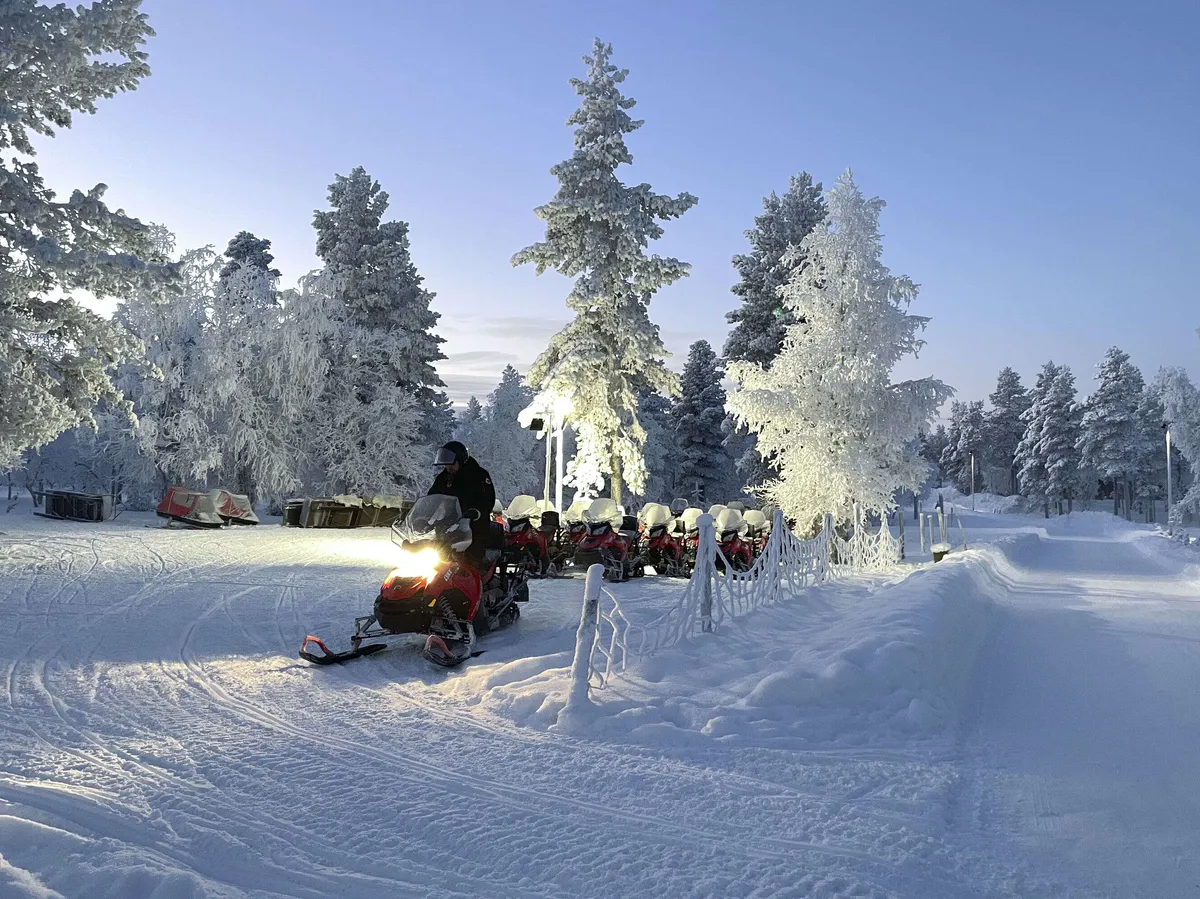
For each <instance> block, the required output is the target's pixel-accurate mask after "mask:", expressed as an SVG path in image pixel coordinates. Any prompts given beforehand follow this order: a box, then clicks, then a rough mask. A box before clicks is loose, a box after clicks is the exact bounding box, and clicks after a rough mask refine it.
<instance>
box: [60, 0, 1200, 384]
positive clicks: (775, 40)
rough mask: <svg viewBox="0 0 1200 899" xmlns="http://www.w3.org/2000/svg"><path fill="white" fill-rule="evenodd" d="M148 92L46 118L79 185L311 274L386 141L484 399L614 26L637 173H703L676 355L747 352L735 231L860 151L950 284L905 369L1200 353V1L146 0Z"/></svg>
mask: <svg viewBox="0 0 1200 899" xmlns="http://www.w3.org/2000/svg"><path fill="white" fill-rule="evenodd" d="M144 9H145V10H146V12H147V13H148V14H149V17H150V22H151V25H152V26H153V27H154V28H155V30H156V31H157V32H158V36H157V37H156V38H154V39H153V40H152V41H151V42H150V44H149V52H150V62H151V67H152V69H153V74H152V75H151V77H150V78H149V79H147V80H146V81H145V82H143V84H142V86H141V87H140V88H139V89H138V90H137V91H136V92H134V93H132V94H128V95H123V96H120V97H117V98H115V99H112V100H106V101H101V103H100V108H99V112H98V114H97V115H95V116H90V117H79V118H77V119H76V124H75V127H74V128H72V129H71V130H70V131H67V132H63V133H61V134H60V135H59V136H58V137H56V138H55V139H53V140H43V141H41V143H40V144H39V162H40V163H41V165H42V167H43V172H44V174H45V175H46V177H47V180H48V182H49V183H50V184H51V185H52V186H54V187H56V188H59V189H69V188H73V187H90V186H91V185H92V184H94V183H96V182H99V181H103V182H104V183H107V184H108V185H109V187H110V190H109V195H108V196H109V199H110V201H111V202H112V204H113V205H114V206H121V207H124V208H125V209H126V211H128V212H130V213H131V214H133V215H136V216H138V217H140V218H142V219H143V220H147V221H157V222H161V223H163V224H165V225H167V226H168V227H170V228H171V229H172V230H174V231H175V232H176V234H177V235H178V238H179V243H180V246H184V247H187V246H198V245H203V244H208V243H211V244H215V245H217V246H219V247H220V248H223V247H224V245H225V243H226V242H227V241H228V239H229V238H230V237H231V236H232V235H233V234H234V233H236V232H237V231H239V230H242V229H248V230H251V231H254V232H255V233H256V234H258V235H259V236H262V237H268V238H270V239H271V240H272V241H273V243H274V252H275V254H276V257H277V264H278V265H279V267H280V268H281V269H282V270H283V272H284V275H285V279H286V280H287V281H288V282H289V283H290V282H291V281H293V280H294V279H295V278H296V277H298V276H299V275H301V274H303V273H304V272H306V271H308V270H309V269H311V268H314V267H315V266H316V264H317V261H316V257H315V255H314V252H313V247H314V236H313V232H312V227H311V221H312V212H313V210H314V209H316V208H318V207H322V208H324V206H325V196H326V187H327V185H328V184H329V182H330V181H331V180H332V179H333V175H334V173H346V172H348V171H349V170H350V169H351V168H353V167H354V166H355V165H363V166H365V167H366V169H367V171H369V172H370V173H371V174H372V175H373V176H374V177H375V178H377V179H378V180H379V181H380V182H381V183H382V185H383V187H384V189H385V190H387V191H388V193H389V194H390V195H391V210H390V212H391V214H392V215H393V216H394V217H396V218H400V219H403V220H404V221H407V222H408V223H409V225H410V232H411V238H412V251H413V257H414V261H415V262H416V265H417V267H418V270H419V271H420V272H421V274H422V275H424V277H425V279H426V286H427V287H428V288H429V289H431V290H433V291H435V292H436V293H437V298H436V300H435V308H436V309H437V311H439V312H440V313H441V315H442V319H441V323H440V332H441V334H442V335H443V336H444V337H445V338H446V341H447V342H446V345H445V349H446V352H447V353H448V354H449V357H450V358H449V359H448V360H447V361H446V362H444V363H442V365H441V367H440V368H441V371H442V374H443V377H444V378H445V380H446V381H447V383H448V385H449V388H450V390H451V394H452V395H453V396H454V397H455V398H456V399H457V400H459V401H461V400H463V399H464V398H465V396H466V395H468V394H469V393H478V394H480V395H482V394H484V393H486V392H487V391H489V390H490V389H491V388H492V387H493V386H494V385H495V382H496V381H497V380H498V378H499V372H500V369H501V368H502V367H503V365H504V364H505V363H507V362H512V363H513V364H515V365H516V366H517V367H518V368H520V369H522V370H525V369H527V368H528V365H529V364H530V363H531V362H532V361H533V358H534V357H535V356H536V354H537V352H538V351H539V350H540V349H541V348H542V346H544V343H545V340H546V338H547V337H548V336H549V335H550V334H551V333H552V332H553V331H554V330H557V328H558V327H559V326H560V325H561V323H562V322H564V321H565V320H566V317H567V311H566V307H565V305H564V303H563V297H564V296H565V294H566V292H567V289H568V286H567V283H566V281H565V280H564V279H562V278H560V277H559V276H557V275H555V274H553V273H548V274H546V275H543V276H541V277H540V278H538V277H536V276H535V275H534V272H533V270H532V269H530V268H522V269H513V268H512V267H511V266H510V264H509V257H510V256H511V255H512V253H513V252H514V251H516V250H518V249H520V248H521V247H523V246H525V245H526V244H528V243H531V242H533V241H535V240H537V239H539V238H540V236H541V234H542V227H541V222H540V221H539V220H538V219H537V218H536V217H535V216H534V214H533V208H534V207H535V206H537V205H538V204H540V203H543V202H545V201H546V200H548V199H549V198H550V197H551V196H552V194H553V192H554V190H555V188H556V184H555V181H554V179H553V178H552V177H551V176H550V175H549V172H548V169H549V168H550V166H552V165H553V164H555V163H556V162H558V161H560V160H561V159H563V158H565V157H566V156H568V155H569V154H570V152H571V149H572V143H571V132H570V130H569V129H568V128H567V127H566V126H565V124H564V122H565V120H566V118H567V116H568V115H569V114H570V113H571V111H572V110H573V109H574V108H575V106H576V96H575V94H574V92H573V90H572V89H571V87H570V85H569V84H568V81H567V80H568V78H570V77H572V76H582V75H583V73H584V66H583V63H582V62H581V60H580V57H581V56H582V55H583V54H584V53H586V52H587V51H588V50H589V48H590V46H591V41H592V38H593V37H594V36H599V37H601V38H603V39H604V40H607V41H610V42H611V43H612V44H613V46H614V56H613V61H614V62H615V63H616V64H617V65H620V66H622V67H625V68H628V69H629V70H630V76H629V78H628V80H627V81H626V82H625V88H626V92H627V94H628V95H630V96H632V97H634V98H635V99H636V100H637V101H638V105H637V107H636V109H635V110H634V111H633V112H634V114H635V115H636V116H638V117H640V118H643V119H645V121H646V124H645V126H644V127H643V128H642V129H641V130H640V131H639V132H637V133H635V134H634V135H632V136H631V137H630V138H629V141H628V142H629V146H630V149H631V150H632V152H633V155H634V164H633V166H631V167H624V169H623V170H622V177H623V180H625V181H626V182H627V183H638V182H641V181H647V182H649V183H650V184H652V185H653V186H654V188H655V189H656V190H658V191H660V192H664V193H672V194H673V193H677V192H679V191H684V190H686V191H689V192H691V193H693V194H695V195H696V196H698V197H699V199H700V202H699V204H698V205H697V206H696V207H695V208H694V209H692V210H691V211H690V212H688V213H687V214H686V215H685V216H684V217H683V218H682V219H680V220H679V221H677V222H674V223H668V224H667V233H666V236H665V238H664V239H663V240H662V241H660V242H659V244H658V246H657V247H656V249H657V250H658V251H659V252H663V253H669V254H673V255H677V256H679V257H680V258H682V259H684V260H686V261H689V262H691V263H692V266H693V268H692V274H691V277H690V278H688V279H686V280H685V281H683V282H681V283H679V284H676V285H674V286H671V287H668V288H666V289H665V290H664V291H662V292H661V293H660V294H659V296H658V297H657V298H656V299H655V300H654V303H653V305H652V307H651V314H652V317H653V318H654V319H655V320H656V321H657V322H658V323H659V324H660V326H661V327H662V330H663V335H664V338H665V340H666V342H667V344H668V346H669V348H670V349H671V350H672V352H674V353H675V354H676V357H675V359H674V360H673V364H674V365H676V366H678V365H680V364H682V358H681V357H682V356H683V355H684V354H685V353H686V349H687V345H688V344H689V343H690V342H691V341H693V340H696V339H698V338H701V337H703V338H707V339H708V340H709V341H711V342H712V343H713V345H714V346H715V347H716V348H717V350H718V351H720V348H721V345H722V344H723V342H724V337H725V333H726V331H727V325H726V324H725V319H724V315H725V313H726V311H728V310H729V309H730V308H732V307H733V305H734V297H733V295H732V294H730V292H729V287H730V286H731V285H732V284H733V282H734V280H735V275H734V271H733V268H732V266H731V265H730V257H731V256H733V254H735V253H737V252H742V251H743V250H744V249H745V247H746V246H747V244H746V241H745V238H744V236H743V232H744V230H745V229H746V228H749V227H750V226H751V225H752V223H753V217H754V215H755V214H756V213H757V212H758V211H760V209H761V200H762V197H763V196H764V195H766V194H768V193H769V192H770V191H772V190H775V191H782V190H784V189H785V188H786V187H787V182H788V176H789V175H790V174H792V173H794V172H798V171H800V170H807V171H809V172H810V173H812V175H813V176H814V178H816V179H817V180H819V181H823V182H824V183H825V184H826V185H828V184H831V183H832V182H833V180H834V179H835V178H836V177H837V175H838V174H839V173H840V172H842V171H843V170H844V169H846V168H852V169H853V171H854V174H855V178H856V180H857V181H858V183H859V185H860V187H861V188H862V189H863V190H864V191H865V192H866V193H868V194H870V195H877V196H880V197H882V198H883V199H884V200H886V201H887V204H888V205H887V208H886V209H885V210H884V213H883V221H882V224H883V230H884V234H885V237H884V248H885V261H886V262H887V264H888V265H890V266H891V267H892V269H893V271H895V272H897V273H903V274H907V275H909V276H911V277H912V278H913V279H914V280H915V281H917V282H918V283H919V284H921V285H922V291H921V294H920V296H919V297H918V299H917V301H916V302H915V303H914V305H913V307H912V311H913V312H915V313H918V314H921V315H928V316H931V317H932V319H933V321H932V323H931V325H930V327H929V329H928V331H927V332H926V337H927V339H928V346H927V348H926V349H925V351H924V352H923V353H922V355H921V358H920V359H919V360H918V361H917V362H915V363H914V364H911V365H909V364H906V365H905V366H904V368H903V369H902V370H901V371H900V374H902V375H905V376H909V375H919V374H933V375H936V376H938V377H941V378H942V379H943V380H945V381H947V382H948V383H950V384H951V385H953V386H955V387H956V388H958V390H959V395H960V397H961V398H964V399H973V398H983V397H984V396H985V395H986V394H987V393H988V392H990V391H991V389H992V387H993V385H994V383H995V377H996V373H997V371H998V370H999V369H1000V368H1001V367H1002V366H1004V365H1012V366H1013V367H1014V368H1016V369H1017V370H1018V371H1019V372H1020V373H1021V374H1022V376H1023V377H1024V378H1025V379H1026V381H1027V382H1029V381H1030V380H1031V379H1032V376H1033V375H1034V373H1035V372H1036V370H1037V369H1038V367H1039V366H1040V365H1041V363H1043V362H1044V361H1046V360H1047V359H1051V358H1053V359H1054V360H1055V361H1056V362H1059V363H1066V364H1069V365H1071V366H1072V367H1073V368H1074V369H1075V371H1076V374H1077V376H1078V377H1079V380H1080V383H1081V386H1082V387H1083V388H1084V389H1085V390H1090V389H1091V383H1092V381H1091V376H1092V373H1093V366H1094V365H1095V363H1096V362H1097V361H1098V360H1099V359H1100V357H1101V356H1102V355H1103V353H1104V350H1105V349H1106V348H1107V347H1108V346H1110V345H1112V344H1114V343H1115V344H1118V345H1120V346H1121V347H1123V348H1124V349H1126V350H1127V351H1128V352H1130V353H1131V355H1132V356H1133V359H1134V361H1135V362H1136V363H1137V364H1138V365H1140V366H1141V367H1142V369H1143V371H1145V372H1146V373H1147V374H1151V373H1153V372H1154V371H1155V370H1157V368H1158V367H1159V366H1160V365H1184V366H1186V367H1188V368H1189V370H1190V371H1191V372H1192V373H1193V375H1195V374H1196V373H1197V372H1198V371H1200V340H1198V339H1197V336H1196V333H1195V330H1194V329H1195V328H1196V327H1197V326H1200V303H1198V302H1197V300H1198V298H1200V297H1198V294H1200V288H1198V286H1197V277H1196V274H1197V262H1200V169H1198V163H1200V152H1198V151H1200V61H1198V58H1200V57H1198V54H1197V50H1196V46H1197V45H1196V35H1197V34H1200V2H1197V0H1181V2H1174V3H1171V2H1159V0H1147V2H1142V3H1136V4H1135V3H1117V2H1110V0H1040V2H1027V0H1014V2H1004V3H980V2H962V0H945V2H923V0H906V2H903V3H896V2H885V0H879V2H874V3H868V2H853V0H845V2H834V0H826V2H823V3H808V2H801V0H788V2H752V0H738V2H733V0H730V2H710V3H706V2H666V0H641V2H634V3H629V2H559V0H555V2H551V0H545V2H534V0H511V2H499V0H493V2H469V0H444V2H416V0H410V2H401V0H336V2H334V0H203V2H184V0H145V4H144Z"/></svg>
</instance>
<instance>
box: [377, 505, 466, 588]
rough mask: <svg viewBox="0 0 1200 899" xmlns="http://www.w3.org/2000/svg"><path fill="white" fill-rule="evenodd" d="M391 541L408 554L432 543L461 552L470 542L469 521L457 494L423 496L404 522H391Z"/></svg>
mask: <svg viewBox="0 0 1200 899" xmlns="http://www.w3.org/2000/svg"><path fill="white" fill-rule="evenodd" d="M392 542H393V543H396V544H398V545H399V546H400V547H401V548H402V549H404V550H407V551H409V553H412V552H414V551H418V550H423V549H426V548H433V547H428V544H431V543H432V544H439V545H444V546H446V547H448V548H449V549H450V550H452V551H453V552H463V551H464V550H466V549H467V547H469V546H470V545H471V522H470V521H469V520H467V519H466V518H464V517H463V514H462V509H460V508H459V505H458V499H457V498H456V497H453V496H440V495H437V494H434V495H432V496H423V497H421V498H420V499H419V500H417V501H416V503H414V504H413V507H412V510H411V511H410V512H409V513H408V515H407V516H406V517H405V518H404V520H403V521H397V522H396V523H395V524H393V525H392ZM435 552H436V550H435ZM414 576H415V575H414Z"/></svg>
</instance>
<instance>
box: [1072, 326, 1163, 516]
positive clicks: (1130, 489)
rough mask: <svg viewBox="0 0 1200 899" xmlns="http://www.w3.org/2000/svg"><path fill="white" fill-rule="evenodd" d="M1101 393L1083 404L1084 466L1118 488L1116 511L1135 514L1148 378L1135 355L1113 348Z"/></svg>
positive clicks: (1102, 367) (1080, 443)
mask: <svg viewBox="0 0 1200 899" xmlns="http://www.w3.org/2000/svg"><path fill="white" fill-rule="evenodd" d="M1098 369H1099V371H1098V372H1097V376H1096V381H1097V385H1096V392H1095V393H1093V394H1092V395H1091V396H1090V397H1089V398H1088V400H1087V403H1086V404H1084V407H1083V417H1082V420H1081V423H1080V424H1081V432H1080V434H1079V437H1078V440H1077V441H1076V444H1075V446H1076V449H1078V450H1079V452H1080V455H1081V462H1082V464H1083V465H1084V466H1086V467H1089V468H1092V469H1095V471H1096V473H1097V474H1098V475H1099V476H1100V478H1101V479H1103V480H1104V481H1105V482H1107V483H1106V486H1107V487H1108V488H1109V489H1110V490H1111V491H1112V498H1113V514H1114V515H1121V514H1124V515H1125V516H1126V517H1127V518H1129V517H1132V515H1133V508H1132V507H1133V499H1134V494H1135V492H1136V486H1137V480H1138V476H1139V473H1140V468H1139V463H1140V459H1139V446H1138V444H1139V441H1140V438H1141V419H1140V418H1139V415H1138V406H1139V405H1140V403H1141V401H1142V393H1143V391H1144V389H1145V386H1146V385H1145V379H1144V378H1143V377H1142V373H1141V371H1139V370H1138V368H1137V366H1136V365H1134V364H1133V363H1132V362H1130V361H1129V354H1128V353H1126V352H1124V351H1123V350H1121V349H1120V348H1119V347H1115V346H1114V347H1111V348H1109V350H1108V352H1107V353H1105V354H1104V360H1103V361H1102V362H1101V363H1100V364H1099V366H1098Z"/></svg>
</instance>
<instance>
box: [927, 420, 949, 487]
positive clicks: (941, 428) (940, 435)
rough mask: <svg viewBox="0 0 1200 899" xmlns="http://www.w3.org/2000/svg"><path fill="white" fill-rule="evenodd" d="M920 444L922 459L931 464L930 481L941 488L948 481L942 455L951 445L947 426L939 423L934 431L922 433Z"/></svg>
mask: <svg viewBox="0 0 1200 899" xmlns="http://www.w3.org/2000/svg"><path fill="white" fill-rule="evenodd" d="M920 443H921V450H920V452H921V458H922V459H924V460H925V461H926V462H927V463H928V464H929V470H930V471H929V473H930V479H931V481H932V483H933V484H934V485H935V486H937V487H941V486H942V485H943V484H944V483H945V481H946V480H947V478H946V475H945V473H944V472H943V471H942V453H944V452H945V451H946V446H947V445H948V444H949V443H950V434H949V432H948V431H947V430H946V426H945V425H944V424H941V423H939V424H938V426H937V427H936V428H934V429H933V430H932V431H929V432H925V431H922V433H921V439H920Z"/></svg>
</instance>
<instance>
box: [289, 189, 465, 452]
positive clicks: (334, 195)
mask: <svg viewBox="0 0 1200 899" xmlns="http://www.w3.org/2000/svg"><path fill="white" fill-rule="evenodd" d="M329 205H330V206H331V207H332V208H331V209H329V210H326V211H317V212H316V213H314V214H313V226H314V227H315V228H316V231H317V255H318V256H319V257H320V258H321V260H322V261H323V262H324V263H325V270H326V271H327V272H328V273H329V275H330V276H331V277H332V279H333V284H334V290H335V296H336V306H335V310H334V318H335V320H336V321H339V322H340V323H341V325H342V326H343V332H344V333H343V338H344V339H343V340H342V341H340V342H339V348H338V350H337V351H336V352H335V353H334V355H333V356H332V357H331V358H330V371H331V374H332V375H333V376H334V377H337V376H338V374H339V372H344V373H347V374H348V373H349V372H350V370H351V369H353V370H354V371H355V372H356V375H355V376H356V377H360V376H361V381H360V382H359V383H356V384H355V389H354V393H355V395H356V396H357V397H358V403H359V408H358V411H359V412H360V413H361V415H362V416H363V417H364V418H372V417H373V416H375V415H376V414H377V411H376V410H373V409H372V408H371V406H372V405H373V404H374V403H375V402H376V397H377V394H378V393H379V392H380V391H381V390H385V389H386V390H391V389H392V387H399V388H401V389H402V390H404V391H407V392H408V393H409V395H410V396H411V397H412V398H413V400H414V401H415V403H416V406H417V409H418V413H419V416H420V419H419V420H420V422H421V426H420V432H419V434H418V436H417V441H416V442H418V443H423V444H426V445H428V444H432V443H434V442H436V441H437V440H438V439H439V438H442V437H443V436H444V432H445V431H446V430H448V429H449V428H450V427H451V426H452V417H451V413H450V412H449V404H448V402H447V400H446V399H445V395H444V392H443V391H442V389H441V388H442V387H443V386H444V385H443V384H442V380H441V378H439V377H438V374H437V372H436V371H435V370H434V367H433V366H434V363H435V362H437V361H438V360H439V359H444V358H445V356H444V354H443V353H442V351H441V344H442V342H443V341H442V338H441V337H439V336H437V335H436V334H435V333H434V331H433V328H434V326H435V325H436V324H437V321H438V314H437V313H436V312H434V311H433V310H432V309H430V302H431V301H432V300H433V296H434V295H433V294H432V293H430V292H429V291H428V290H426V289H425V288H424V287H423V286H422V280H423V279H422V278H421V276H420V275H419V274H418V273H417V268H416V266H415V265H414V264H413V261H412V257H411V255H410V253H409V241H408V225H407V224H406V223H405V222H401V221H388V222H385V221H384V220H383V217H384V214H385V213H386V212H387V209H388V195H387V193H386V192H385V191H383V190H382V189H381V188H380V186H379V182H377V181H375V180H374V179H373V178H371V176H370V175H368V174H367V172H366V170H364V169H363V168H362V167H361V166H359V167H357V168H355V169H354V170H353V171H351V172H350V174H349V175H337V176H336V177H335V178H334V181H333V183H332V184H331V185H329ZM389 402H390V401H389ZM364 424H365V423H364ZM361 451H362V452H365V453H368V454H369V453H370V452H372V449H371V448H370V447H367V446H363V447H362V450H361ZM422 452H423V451H422Z"/></svg>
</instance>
